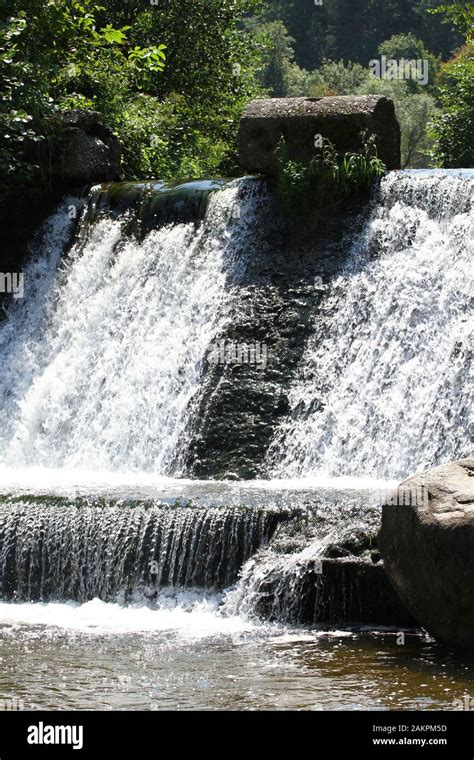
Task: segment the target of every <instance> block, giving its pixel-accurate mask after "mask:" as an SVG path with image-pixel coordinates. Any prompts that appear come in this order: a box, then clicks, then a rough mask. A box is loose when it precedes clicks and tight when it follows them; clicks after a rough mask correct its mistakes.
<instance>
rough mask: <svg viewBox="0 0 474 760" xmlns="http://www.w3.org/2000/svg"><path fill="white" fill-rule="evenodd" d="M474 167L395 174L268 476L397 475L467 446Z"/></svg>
mask: <svg viewBox="0 0 474 760" xmlns="http://www.w3.org/2000/svg"><path fill="white" fill-rule="evenodd" d="M473 187H474V181H473V179H472V174H471V175H469V174H468V173H465V174H464V175H462V174H459V173H458V174H456V173H451V172H393V173H391V174H389V175H388V176H387V177H386V178H385V179H384V180H383V181H382V184H381V188H380V192H379V196H378V198H377V200H376V203H375V207H374V211H373V214H372V217H371V219H370V221H369V223H368V224H367V226H366V228H365V230H364V233H363V234H362V235H361V237H360V239H358V240H356V241H355V242H354V245H353V249H352V252H351V255H350V256H349V260H348V262H347V264H346V266H345V267H344V268H343V270H342V271H341V272H340V273H339V274H338V276H336V277H335V278H334V280H333V281H332V283H331V288H330V293H329V294H328V297H327V299H326V302H325V304H324V309H323V312H322V313H321V312H319V313H318V314H317V316H316V319H315V323H314V329H313V334H312V336H311V338H310V340H309V342H308V346H307V348H306V351H305V353H304V357H303V359H302V361H301V363H300V365H299V367H298V369H297V371H296V373H295V377H294V381H293V385H292V388H291V390H290V409H291V411H290V414H289V415H288V417H287V418H286V419H285V420H284V422H283V423H282V425H281V426H280V428H279V430H278V432H277V434H276V436H275V438H274V440H273V442H272V444H271V446H270V449H269V452H268V457H267V462H268V471H269V472H270V474H271V475H272V476H273V477H311V476H336V475H357V476H369V477H370V476H371V477H380V478H404V477H406V476H408V475H410V474H411V473H413V472H414V471H416V470H417V469H420V468H421V469H422V468H426V467H429V466H431V465H435V464H439V463H442V462H445V461H449V460H452V459H456V458H459V457H463V456H467V455H468V454H469V452H470V450H471V447H472V438H473V418H472V388H473V382H472V381H473V375H472V325H473V322H472V297H473V292H474V287H473V278H474V268H473V265H472V261H473V234H472V233H473V225H472V220H473V216H472V194H473Z"/></svg>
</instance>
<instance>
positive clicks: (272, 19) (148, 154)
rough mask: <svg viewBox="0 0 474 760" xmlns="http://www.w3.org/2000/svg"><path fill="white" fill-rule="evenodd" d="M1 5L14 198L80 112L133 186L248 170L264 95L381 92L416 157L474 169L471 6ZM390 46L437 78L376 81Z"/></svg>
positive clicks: (379, 0)
mask: <svg viewBox="0 0 474 760" xmlns="http://www.w3.org/2000/svg"><path fill="white" fill-rule="evenodd" d="M0 10H1V14H0V93H1V94H0V201H1V202H2V204H3V205H4V206H5V203H6V201H7V200H8V199H11V198H13V199H15V198H17V197H18V195H19V194H21V195H23V194H24V193H25V190H28V188H32V187H40V188H41V187H43V188H44V187H48V184H49V181H50V177H49V161H50V145H51V140H52V138H53V137H54V136H55V135H57V133H58V131H59V130H60V129H61V115H62V113H63V112H64V111H65V110H68V109H73V108H89V109H93V110H97V111H99V112H100V113H101V114H102V119H103V121H104V123H105V124H106V126H108V127H110V128H111V129H112V130H114V131H115V133H116V134H117V135H118V137H119V138H120V140H121V142H122V145H123V166H122V171H123V176H124V177H125V178H130V179H131V178H149V177H161V178H170V177H186V176H203V175H214V176H215V175H230V174H233V173H236V172H237V171H238V164H237V155H236V132H237V127H238V119H239V116H240V113H241V111H242V109H243V107H244V105H245V103H246V102H247V101H248V100H249V99H250V98H252V97H254V96H256V95H258V94H260V95H271V96H277V97H280V96H297V95H309V96H313V97H318V96H321V95H330V94H352V93H369V92H374V93H382V94H385V95H387V96H389V97H392V98H393V99H394V101H395V106H396V110H397V115H398V118H399V121H400V123H401V127H402V154H403V165H404V166H426V165H429V162H430V161H433V162H435V163H436V164H438V165H443V166H459V165H469V164H471V165H472V163H473V155H472V151H473V148H472V126H473V120H474V117H473V79H474V76H473V66H474V62H473V53H472V49H473V47H472V30H473V24H474V11H473V5H472V3H471V2H443V0H324V2H323V3H322V4H320V5H319V4H318V3H315V2H312V0H192V2H189V0H156V2H155V1H154V0H153V2H150V0H102V2H101V0H0ZM431 11H433V12H431ZM463 42H464V47H463V48H462V49H461V48H460V46H461V45H462V44H463ZM382 55H383V56H386V57H387V58H395V59H399V58H408V59H412V58H413V59H422V60H425V61H427V62H428V64H429V79H428V83H427V84H426V86H424V85H423V84H420V83H419V82H417V81H415V80H413V79H399V80H393V81H392V80H389V79H386V78H380V79H373V78H371V77H370V76H369V61H370V59H371V58H373V57H376V58H378V57H380V56H382ZM429 124H430V125H431V126H430V128H429V129H428V125H429Z"/></svg>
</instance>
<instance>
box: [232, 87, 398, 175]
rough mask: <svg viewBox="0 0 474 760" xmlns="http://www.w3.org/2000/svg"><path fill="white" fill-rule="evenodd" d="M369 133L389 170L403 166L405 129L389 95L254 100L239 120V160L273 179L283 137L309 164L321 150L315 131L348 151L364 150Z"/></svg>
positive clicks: (296, 157)
mask: <svg viewBox="0 0 474 760" xmlns="http://www.w3.org/2000/svg"><path fill="white" fill-rule="evenodd" d="M369 133H371V134H374V135H375V138H376V144H377V151H378V155H379V157H380V158H381V159H382V161H383V162H384V163H385V165H386V166H387V168H388V169H399V168H400V127H399V126H398V122H397V119H396V116H395V109H394V105H393V102H392V101H391V100H389V99H388V98H386V97H382V96H379V95H360V96H355V95H342V96H338V97H328V98H269V99H266V100H253V101H252V102H251V103H249V105H248V106H247V108H246V109H245V111H244V113H243V114H242V117H241V120H240V130H239V151H240V163H241V165H242V167H243V168H244V169H246V170H247V171H250V172H257V173H262V174H265V175H267V176H270V177H271V176H272V175H273V176H274V175H275V174H276V172H277V169H278V159H277V154H276V152H275V151H276V148H277V146H278V143H279V141H280V139H281V137H282V136H283V137H284V139H285V142H286V145H287V148H288V156H289V158H290V159H292V160H294V161H301V162H302V163H306V164H307V163H309V162H310V161H311V159H312V158H313V157H314V155H315V152H316V150H315V137H316V135H321V136H322V137H324V138H327V139H329V140H330V141H331V142H332V143H333V144H334V145H335V147H336V148H337V149H338V150H339V151H340V152H342V153H346V152H358V151H360V149H361V148H362V146H363V143H364V136H367V135H368V134H369ZM316 144H317V143H316Z"/></svg>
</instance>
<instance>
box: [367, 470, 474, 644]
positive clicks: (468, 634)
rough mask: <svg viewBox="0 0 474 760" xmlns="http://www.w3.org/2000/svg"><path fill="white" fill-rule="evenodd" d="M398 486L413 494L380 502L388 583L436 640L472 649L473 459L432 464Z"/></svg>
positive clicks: (473, 596) (473, 610)
mask: <svg viewBox="0 0 474 760" xmlns="http://www.w3.org/2000/svg"><path fill="white" fill-rule="evenodd" d="M401 488H403V490H404V491H405V492H406V491H407V490H410V492H411V493H414V494H415V495H417V498H414V499H411V500H408V499H404V500H403V501H404V502H405V503H403V504H400V503H399V504H390V505H386V506H384V508H383V518H382V528H381V531H380V535H379V546H380V550H381V552H382V555H383V558H384V562H385V567H386V570H387V573H388V575H389V577H390V580H391V582H392V584H393V587H394V588H395V590H396V592H397V594H398V595H399V597H400V599H401V600H402V602H403V603H404V604H405V606H406V607H407V608H408V609H409V610H410V611H411V613H412V614H413V615H414V616H415V618H416V619H417V620H418V622H419V623H420V624H421V625H423V626H424V627H425V628H426V630H427V631H428V632H429V633H430V634H431V635H432V636H434V637H435V638H436V639H437V640H438V641H440V642H442V643H444V644H448V645H451V646H457V647H468V648H474V552H473V550H472V549H473V546H474V459H472V458H471V459H462V460H459V461H457V462H453V463H452V464H446V465H441V466H439V467H435V468H433V469H432V470H428V471H427V472H424V473H421V474H418V475H415V476H414V477H412V478H409V479H408V480H406V481H405V482H404V483H403V484H402V486H400V489H401ZM400 489H399V490H400ZM399 501H401V500H399ZM408 501H411V503H408V504H407V502H408Z"/></svg>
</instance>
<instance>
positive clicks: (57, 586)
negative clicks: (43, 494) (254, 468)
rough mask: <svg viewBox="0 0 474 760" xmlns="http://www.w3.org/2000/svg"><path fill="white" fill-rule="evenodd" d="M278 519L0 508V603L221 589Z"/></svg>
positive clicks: (83, 505)
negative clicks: (2, 600)
mask: <svg viewBox="0 0 474 760" xmlns="http://www.w3.org/2000/svg"><path fill="white" fill-rule="evenodd" d="M286 518H287V515H286V514H285V513H284V512H281V513H279V512H278V511H271V510H264V509H258V508H256V509H245V508H216V507H214V508H208V509H206V508H204V507H195V506H194V507H186V506H183V505H179V506H174V507H170V506H165V505H160V504H154V503H148V504H146V503H143V504H140V503H137V504H133V505H131V504H126V503H125V504H124V503H110V502H105V503H104V504H102V505H97V504H94V503H90V502H88V501H87V500H74V501H71V500H66V499H64V498H53V497H47V498H43V499H41V498H36V497H35V498H30V499H27V498H25V497H23V498H21V497H18V498H16V499H7V500H6V503H5V500H3V499H2V503H1V505H0V596H1V597H2V598H6V599H14V600H16V601H19V600H29V601H36V600H42V601H45V600H50V599H54V600H61V599H63V600H67V599H71V600H75V601H79V602H84V601H87V600H90V599H94V598H98V599H102V600H104V601H108V600H117V599H119V600H121V601H129V600H130V599H131V598H134V597H136V596H137V595H142V596H143V595H144V596H145V597H146V599H147V600H148V601H153V598H154V597H155V596H156V593H157V590H158V589H160V588H162V587H171V588H174V589H190V588H202V589H208V590H209V589H222V588H224V587H226V586H229V585H231V584H232V583H234V582H235V581H236V579H237V575H238V573H239V570H240V568H241V567H242V565H243V564H245V562H246V561H247V560H248V559H249V557H251V556H252V555H253V554H254V553H255V551H257V549H259V548H260V547H261V546H263V545H265V544H266V543H268V541H269V539H270V538H271V536H272V535H273V533H274V532H275V530H276V527H277V525H278V523H279V521H280V520H282V519H286Z"/></svg>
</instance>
